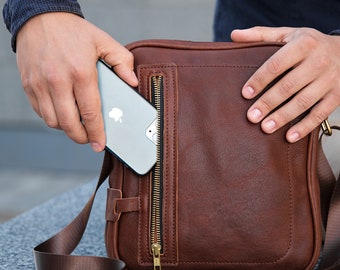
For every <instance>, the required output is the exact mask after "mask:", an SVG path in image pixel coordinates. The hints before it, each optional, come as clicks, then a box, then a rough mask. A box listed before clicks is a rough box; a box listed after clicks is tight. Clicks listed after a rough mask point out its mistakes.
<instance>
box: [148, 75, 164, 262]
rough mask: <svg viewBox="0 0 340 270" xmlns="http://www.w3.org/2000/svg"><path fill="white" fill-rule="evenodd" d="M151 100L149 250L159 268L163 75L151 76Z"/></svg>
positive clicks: (161, 243) (161, 198)
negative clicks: (153, 151) (153, 157)
mask: <svg viewBox="0 0 340 270" xmlns="http://www.w3.org/2000/svg"><path fill="white" fill-rule="evenodd" d="M150 84H151V94H152V102H153V104H154V105H155V107H156V109H157V124H156V127H157V134H158V140H157V162H156V165H155V167H154V170H153V173H152V181H151V205H150V209H151V215H150V251H151V254H152V256H153V265H154V269H161V254H162V247H163V236H162V201H163V181H162V159H163V147H162V145H163V136H162V134H163V120H162V117H163V110H164V107H163V93H162V92H163V76H162V75H155V76H151V83H150Z"/></svg>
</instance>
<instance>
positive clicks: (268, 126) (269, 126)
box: [263, 120, 276, 132]
mask: <svg viewBox="0 0 340 270" xmlns="http://www.w3.org/2000/svg"><path fill="white" fill-rule="evenodd" d="M275 127H276V122H275V121H274V120H268V121H266V122H264V123H263V129H264V130H265V131H266V132H273V131H274V129H275Z"/></svg>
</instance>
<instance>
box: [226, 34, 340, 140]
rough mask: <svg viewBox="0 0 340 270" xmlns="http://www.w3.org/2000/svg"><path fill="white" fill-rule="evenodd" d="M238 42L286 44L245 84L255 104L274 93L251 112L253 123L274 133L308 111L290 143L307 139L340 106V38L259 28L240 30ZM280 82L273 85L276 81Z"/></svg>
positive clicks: (290, 132)
mask: <svg viewBox="0 0 340 270" xmlns="http://www.w3.org/2000/svg"><path fill="white" fill-rule="evenodd" d="M232 37H233V39H234V41H239V42H252V41H279V42H285V43H286V44H285V45H284V46H283V47H282V48H281V49H279V50H278V51H277V52H276V53H275V54H274V55H272V56H271V57H270V58H269V59H268V60H267V61H266V62H265V63H264V64H263V65H262V66H261V67H260V68H259V69H258V70H257V71H256V72H255V73H254V74H253V75H252V76H251V78H249V80H248V81H247V82H246V83H245V85H244V87H243V89H242V95H243V96H244V97H245V98H247V99H252V98H254V97H256V96H257V95H259V94H260V93H262V91H263V90H264V89H268V87H269V89H268V90H267V91H266V92H265V93H264V94H263V95H262V96H261V97H260V98H259V99H258V100H257V101H256V102H255V103H254V104H253V105H252V106H251V107H250V108H249V110H248V112H247V117H248V119H249V120H250V121H251V122H253V123H260V122H261V128H262V130H263V131H264V132H266V133H273V132H275V131H276V130H278V129H279V128H281V127H282V126H284V125H286V124H287V123H288V122H290V121H292V120H293V119H295V118H296V117H298V116H299V115H301V114H303V113H305V112H306V111H308V110H310V109H311V108H312V109H311V110H310V111H309V113H307V114H306V115H305V117H303V118H302V120H301V121H299V122H298V123H297V124H295V125H294V126H293V127H291V128H290V129H289V130H288V132H287V134H286V137H287V140H288V141H289V142H296V141H298V140H299V139H301V138H303V137H304V136H306V135H307V134H308V133H310V132H311V131H312V130H313V129H315V128H316V127H317V126H318V125H320V123H321V122H322V121H323V120H324V119H326V118H327V117H328V116H329V114H330V113H331V112H332V111H333V110H335V109H336V107H337V106H339V104H340V83H339V74H340V67H339V59H340V58H339V57H340V55H339V53H338V49H336V48H337V47H338V46H339V41H340V40H339V38H337V40H336V38H334V37H330V36H327V35H324V34H321V33H320V32H317V31H316V30H313V29H307V28H297V29H294V28H268V27H254V28H251V29H246V30H236V31H234V32H233V33H232ZM279 76H281V78H280V79H279V80H278V81H277V82H276V83H275V84H274V85H271V83H272V82H273V80H274V79H276V78H278V77H279Z"/></svg>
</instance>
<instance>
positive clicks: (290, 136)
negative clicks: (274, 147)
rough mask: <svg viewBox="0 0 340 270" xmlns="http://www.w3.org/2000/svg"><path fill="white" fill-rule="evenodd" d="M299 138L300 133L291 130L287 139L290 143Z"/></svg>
mask: <svg viewBox="0 0 340 270" xmlns="http://www.w3.org/2000/svg"><path fill="white" fill-rule="evenodd" d="M299 139H300V135H299V133H297V132H293V133H292V134H290V135H289V136H288V141H289V142H291V143H294V142H297V141H298V140H299Z"/></svg>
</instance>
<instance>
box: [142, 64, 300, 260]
mask: <svg viewBox="0 0 340 270" xmlns="http://www.w3.org/2000/svg"><path fill="white" fill-rule="evenodd" d="M174 67H177V68H210V67H211V68H244V69H257V68H258V67H259V66H256V65H229V64H226V65H176V64H169V65H166V64H165V65H162V64H160V65H145V66H140V67H139V70H140V72H141V75H142V73H143V71H150V72H149V74H148V76H150V75H151V74H153V72H152V71H151V69H157V68H159V69H165V68H170V69H171V72H172V74H173V78H172V80H173V84H174V86H175V85H176V84H175V76H174V70H173V68H174ZM157 74H159V73H157ZM162 75H163V76H164V77H166V76H165V75H164V73H162ZM141 77H142V76H141ZM139 82H140V87H141V89H145V88H144V83H143V80H141V78H140V79H139ZM165 83H166V88H168V82H167V80H165ZM173 98H174V104H176V100H175V95H173ZM167 106H168V104H167ZM167 111H169V108H167ZM166 117H167V118H168V117H169V116H168V115H167V116H166ZM174 120H175V114H174ZM167 122H168V120H167ZM168 136H169V134H168V132H167V138H168ZM174 136H175V131H173V137H174ZM289 157H290V146H289V145H288V146H287V163H288V175H289V211H290V218H289V219H290V226H289V228H290V238H289V244H288V248H287V250H286V252H285V253H284V254H283V255H282V256H281V257H280V258H277V259H275V260H274V261H259V262H245V261H243V262H242V261H236V262H234V261H210V262H209V261H181V260H179V261H178V262H177V263H179V264H202V265H208V264H219V265H222V264H226V265H230V264H235V265H261V264H265V265H270V264H276V263H278V262H280V261H282V260H283V259H284V258H285V257H287V255H288V252H289V250H290V248H291V246H292V238H293V236H292V234H293V233H292V231H293V213H292V212H293V204H294V203H293V194H292V193H293V191H292V188H293V187H292V175H291V164H290V160H289ZM167 158H168V157H167ZM173 158H176V157H175V154H174V156H173ZM173 170H174V171H175V168H173ZM166 176H168V172H166ZM140 186H141V184H140ZM173 190H176V187H175V185H173ZM165 196H166V197H167V196H168V195H167V193H165ZM172 207H173V210H174V211H175V210H176V208H175V207H176V206H175V205H173V206H172ZM140 216H141V215H140ZM175 218H176V216H174V219H175ZM140 222H141V218H140ZM165 222H166V221H165ZM174 222H175V224H176V220H174ZM176 226H177V225H176ZM138 227H139V230H141V229H140V226H138ZM176 229H177V228H176ZM145 231H146V234H145V235H146V239H148V228H147V229H146V230H145ZM139 233H141V231H139ZM173 241H174V243H176V239H175V235H173ZM139 242H140V241H139ZM172 246H173V247H172V248H173V251H174V254H177V252H176V250H175V247H174V245H172ZM163 248H164V253H166V248H167V247H163ZM147 250H148V247H147ZM139 252H141V243H140V249H139ZM140 263H141V264H149V263H150V262H146V261H144V260H143V259H141V260H140ZM177 263H175V262H172V261H170V262H169V261H167V260H166V259H165V260H163V264H164V265H165V264H168V265H170V264H177Z"/></svg>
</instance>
